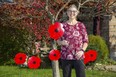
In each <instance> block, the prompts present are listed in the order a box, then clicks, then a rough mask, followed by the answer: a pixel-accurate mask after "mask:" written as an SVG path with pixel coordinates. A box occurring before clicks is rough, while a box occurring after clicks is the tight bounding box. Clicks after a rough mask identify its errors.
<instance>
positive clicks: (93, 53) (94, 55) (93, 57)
mask: <svg viewBox="0 0 116 77" xmlns="http://www.w3.org/2000/svg"><path fill="white" fill-rule="evenodd" d="M88 53H89V55H90V61H95V60H96V58H97V51H95V50H89V51H88Z"/></svg>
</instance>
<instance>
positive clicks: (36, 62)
mask: <svg viewBox="0 0 116 77" xmlns="http://www.w3.org/2000/svg"><path fill="white" fill-rule="evenodd" d="M40 63H41V59H40V58H39V57H36V56H32V57H30V58H29V60H28V67H29V68H30V69H37V68H39V67H40Z"/></svg>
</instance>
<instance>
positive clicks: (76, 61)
mask: <svg viewBox="0 0 116 77" xmlns="http://www.w3.org/2000/svg"><path fill="white" fill-rule="evenodd" d="M78 14H79V11H78V10H77V7H76V5H74V4H72V5H70V6H69V8H68V9H67V15H68V18H69V19H68V21H66V22H64V23H62V24H63V28H64V30H65V32H64V35H63V36H62V37H61V39H59V40H58V41H57V43H58V44H59V45H61V64H62V70H63V77H71V69H72V66H73V67H74V69H75V71H76V77H85V70H84V64H83V58H84V56H83V55H84V51H85V50H86V48H87V46H88V35H87V32H86V28H85V26H84V24H83V23H81V22H79V21H77V20H76V18H77V15H78Z"/></svg>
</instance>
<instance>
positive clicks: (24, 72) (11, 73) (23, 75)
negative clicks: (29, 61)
mask: <svg viewBox="0 0 116 77" xmlns="http://www.w3.org/2000/svg"><path fill="white" fill-rule="evenodd" d="M60 74H62V72H61V70H60ZM0 77H52V69H28V68H19V67H18V66H0ZM61 77H62V75H61ZM72 77H75V71H74V70H73V71H72ZM86 77H116V72H106V71H96V70H86Z"/></svg>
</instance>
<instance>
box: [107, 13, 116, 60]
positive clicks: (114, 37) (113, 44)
mask: <svg viewBox="0 0 116 77" xmlns="http://www.w3.org/2000/svg"><path fill="white" fill-rule="evenodd" d="M109 43H110V57H111V58H112V59H114V60H116V17H115V16H114V15H112V19H111V20H110V21H109Z"/></svg>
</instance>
